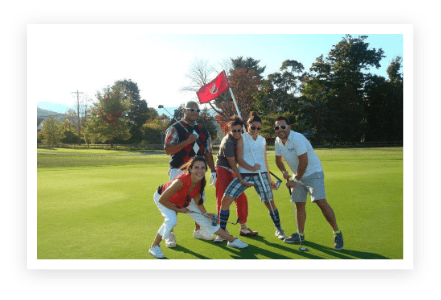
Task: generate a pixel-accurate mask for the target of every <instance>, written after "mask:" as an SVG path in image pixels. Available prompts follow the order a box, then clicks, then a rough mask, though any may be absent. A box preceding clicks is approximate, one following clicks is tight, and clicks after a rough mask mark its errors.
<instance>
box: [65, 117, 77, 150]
mask: <svg viewBox="0 0 441 300" xmlns="http://www.w3.org/2000/svg"><path fill="white" fill-rule="evenodd" d="M63 130H64V138H63V139H62V142H63V143H66V144H74V143H77V142H78V130H77V128H76V125H75V124H74V123H73V122H72V121H71V120H70V119H69V118H66V119H65V120H64V122H63Z"/></svg>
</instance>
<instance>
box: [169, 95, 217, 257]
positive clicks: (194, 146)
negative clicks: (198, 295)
mask: <svg viewBox="0 0 441 300" xmlns="http://www.w3.org/2000/svg"><path fill="white" fill-rule="evenodd" d="M199 112H200V110H199V105H198V104H197V103H196V102H194V101H189V102H187V104H186V106H185V108H184V117H183V118H182V119H181V120H180V121H177V122H176V123H174V124H173V125H172V126H170V127H169V128H168V129H167V132H166V135H165V142H164V150H165V153H166V154H167V155H170V161H169V164H170V169H169V179H170V180H172V179H174V178H176V177H177V176H178V175H180V174H182V171H181V170H180V167H181V166H182V165H184V164H185V163H187V162H188V161H189V160H190V159H191V158H192V157H194V156H196V155H199V156H204V157H205V159H206V160H207V163H208V166H209V167H210V169H211V177H210V183H211V185H213V184H215V183H216V177H217V174H216V170H215V167H214V162H213V153H212V151H213V144H212V141H211V137H210V134H209V133H208V130H207V129H206V128H205V127H203V126H201V125H199V124H198V123H197V122H196V120H197V119H198V118H199ZM203 197H204V199H203V201H205V196H203ZM193 237H194V238H197V239H203V240H214V236H213V235H210V234H207V233H206V232H204V231H203V230H200V226H199V225H198V224H197V223H195V230H194V232H193ZM165 245H166V246H167V247H170V248H171V247H176V237H175V235H174V234H173V233H172V234H171V235H170V236H169V237H168V238H167V239H166V241H165Z"/></svg>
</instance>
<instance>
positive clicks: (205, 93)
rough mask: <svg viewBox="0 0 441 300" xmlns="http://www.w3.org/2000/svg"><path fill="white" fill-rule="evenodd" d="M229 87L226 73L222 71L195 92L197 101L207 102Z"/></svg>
mask: <svg viewBox="0 0 441 300" xmlns="http://www.w3.org/2000/svg"><path fill="white" fill-rule="evenodd" d="M228 87H229V83H228V78H227V74H226V73H225V71H222V73H220V74H219V75H218V76H217V77H216V78H215V79H214V80H213V81H211V82H210V83H207V84H206V85H204V86H202V87H201V88H200V89H199V91H197V92H196V94H197V95H198V98H199V102H200V103H201V104H202V103H207V102H210V101H211V100H213V99H215V98H216V97H218V96H219V95H221V94H222V93H223V92H225V90H226V89H227V88H228Z"/></svg>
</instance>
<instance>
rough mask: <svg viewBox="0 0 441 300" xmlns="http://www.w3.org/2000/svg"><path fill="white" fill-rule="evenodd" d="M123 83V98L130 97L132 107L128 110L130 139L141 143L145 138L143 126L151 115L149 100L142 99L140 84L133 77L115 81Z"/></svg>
mask: <svg viewBox="0 0 441 300" xmlns="http://www.w3.org/2000/svg"><path fill="white" fill-rule="evenodd" d="M115 83H116V84H121V85H122V86H123V87H124V90H123V94H124V96H123V100H126V99H130V102H131V108H130V111H129V112H128V116H129V120H130V126H131V127H130V135H131V137H130V139H129V141H130V142H132V143H140V142H141V140H142V139H143V134H142V130H141V127H142V125H143V124H144V123H145V122H146V121H147V119H148V117H149V109H148V107H147V101H146V100H143V99H141V95H140V93H139V88H138V84H137V83H135V82H133V81H132V80H131V79H129V80H127V79H124V80H119V81H117V82H115Z"/></svg>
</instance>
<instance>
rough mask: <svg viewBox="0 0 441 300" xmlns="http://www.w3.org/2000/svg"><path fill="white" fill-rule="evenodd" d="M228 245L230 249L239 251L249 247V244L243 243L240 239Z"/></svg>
mask: <svg viewBox="0 0 441 300" xmlns="http://www.w3.org/2000/svg"><path fill="white" fill-rule="evenodd" d="M227 245H228V246H230V247H233V248H239V249H243V248H247V247H248V244H247V243H244V242H242V241H241V240H239V239H238V238H236V239H234V241H232V242H228V243H227Z"/></svg>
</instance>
